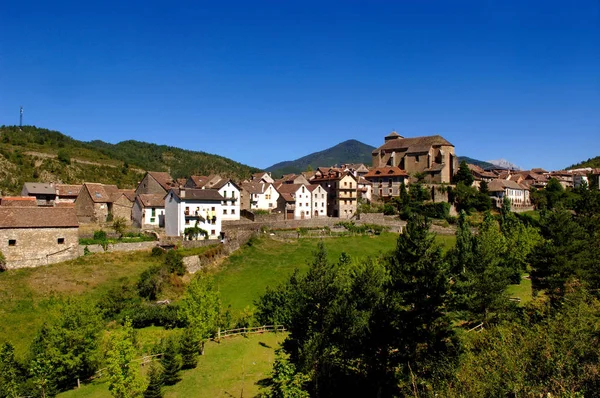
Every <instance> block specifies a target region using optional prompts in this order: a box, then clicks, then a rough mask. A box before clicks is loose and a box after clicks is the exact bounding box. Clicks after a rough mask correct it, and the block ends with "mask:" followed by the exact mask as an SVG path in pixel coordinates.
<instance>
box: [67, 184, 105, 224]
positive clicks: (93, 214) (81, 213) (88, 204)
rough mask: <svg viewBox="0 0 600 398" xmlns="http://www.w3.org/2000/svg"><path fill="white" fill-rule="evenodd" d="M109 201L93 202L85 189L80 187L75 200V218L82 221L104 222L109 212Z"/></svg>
mask: <svg viewBox="0 0 600 398" xmlns="http://www.w3.org/2000/svg"><path fill="white" fill-rule="evenodd" d="M109 205H110V204H109V203H95V202H94V201H93V200H92V197H91V196H90V193H89V192H88V190H87V189H82V190H81V192H80V193H79V196H78V197H77V200H76V201H75V211H76V212H77V219H78V220H79V222H82V223H94V222H95V223H98V222H105V221H106V217H108V214H109V210H110V209H109Z"/></svg>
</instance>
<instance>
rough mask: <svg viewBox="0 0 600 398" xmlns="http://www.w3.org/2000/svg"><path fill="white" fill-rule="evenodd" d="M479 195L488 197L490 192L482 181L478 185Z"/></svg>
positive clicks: (485, 182)
mask: <svg viewBox="0 0 600 398" xmlns="http://www.w3.org/2000/svg"><path fill="white" fill-rule="evenodd" d="M479 193H481V194H483V195H486V196H488V195H489V193H490V191H489V187H488V183H487V181H485V180H483V181H481V182H480V183H479Z"/></svg>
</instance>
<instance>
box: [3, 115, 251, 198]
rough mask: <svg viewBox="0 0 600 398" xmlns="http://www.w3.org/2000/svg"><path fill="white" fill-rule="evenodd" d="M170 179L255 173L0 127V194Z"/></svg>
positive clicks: (159, 148)
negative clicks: (42, 185) (41, 185)
mask: <svg viewBox="0 0 600 398" xmlns="http://www.w3.org/2000/svg"><path fill="white" fill-rule="evenodd" d="M150 170H151V171H169V172H170V173H171V175H172V176H173V177H174V178H181V177H187V176H189V175H191V174H210V173H219V174H221V175H223V176H224V177H231V178H235V179H243V178H247V177H249V176H250V174H252V173H254V172H257V171H259V170H258V169H256V168H253V167H249V166H246V165H243V164H241V163H238V162H235V161H233V160H231V159H227V158H225V157H222V156H217V155H211V154H208V153H205V152H196V151H189V150H185V149H180V148H175V147H171V146H166V145H156V144H150V143H146V142H140V141H123V142H120V143H118V144H109V143H106V142H103V141H92V142H83V141H79V140H76V139H73V138H71V137H69V136H67V135H64V134H62V133H60V132H58V131H53V130H48V129H44V128H38V127H35V126H23V127H22V128H21V129H19V127H17V126H0V190H1V191H2V192H1V193H2V194H3V195H16V194H19V193H20V192H21V188H22V186H23V183H24V182H27V181H46V182H63V183H67V184H76V183H82V182H86V181H90V182H100V183H104V184H116V185H118V186H119V187H120V188H133V187H135V186H136V185H137V183H138V182H139V181H140V180H141V178H142V176H143V173H144V172H145V171H150Z"/></svg>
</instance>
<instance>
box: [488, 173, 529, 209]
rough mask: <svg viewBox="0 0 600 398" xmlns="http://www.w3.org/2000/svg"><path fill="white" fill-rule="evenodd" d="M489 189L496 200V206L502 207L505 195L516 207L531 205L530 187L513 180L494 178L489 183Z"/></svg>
mask: <svg viewBox="0 0 600 398" xmlns="http://www.w3.org/2000/svg"><path fill="white" fill-rule="evenodd" d="M488 191H489V193H490V196H491V198H492V199H494V200H495V202H496V207H502V201H503V200H504V198H505V197H507V198H508V199H509V200H510V203H511V205H512V206H514V207H526V206H530V205H531V201H530V200H529V188H528V187H526V186H525V185H522V184H518V183H516V182H515V181H511V180H501V179H497V180H493V181H492V182H490V183H489V184H488Z"/></svg>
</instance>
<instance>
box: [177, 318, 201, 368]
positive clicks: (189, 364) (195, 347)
mask: <svg viewBox="0 0 600 398" xmlns="http://www.w3.org/2000/svg"><path fill="white" fill-rule="evenodd" d="M179 347H180V351H181V364H182V369H194V368H195V367H196V365H197V364H198V352H199V351H200V341H199V340H198V336H197V335H196V333H195V332H194V330H193V329H192V328H190V327H189V326H188V327H186V328H185V329H184V331H183V334H182V335H181V339H180V342H179Z"/></svg>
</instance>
